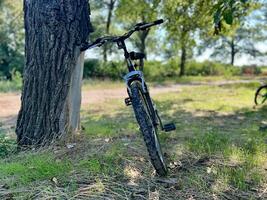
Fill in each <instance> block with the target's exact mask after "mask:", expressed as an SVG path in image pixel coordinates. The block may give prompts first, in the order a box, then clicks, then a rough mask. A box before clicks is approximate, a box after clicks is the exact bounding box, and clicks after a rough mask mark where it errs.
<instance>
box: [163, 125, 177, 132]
mask: <svg viewBox="0 0 267 200" xmlns="http://www.w3.org/2000/svg"><path fill="white" fill-rule="evenodd" d="M163 130H164V131H165V132H171V131H175V130H176V126H175V124H174V123H170V124H165V125H164V126H163Z"/></svg>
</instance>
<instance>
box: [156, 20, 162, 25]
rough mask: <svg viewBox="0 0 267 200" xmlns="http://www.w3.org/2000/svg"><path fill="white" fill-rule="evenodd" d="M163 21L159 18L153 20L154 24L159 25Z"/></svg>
mask: <svg viewBox="0 0 267 200" xmlns="http://www.w3.org/2000/svg"><path fill="white" fill-rule="evenodd" d="M163 22H164V20H163V19H159V20H156V21H154V24H155V25H159V24H162V23H163Z"/></svg>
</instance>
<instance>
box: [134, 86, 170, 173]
mask: <svg viewBox="0 0 267 200" xmlns="http://www.w3.org/2000/svg"><path fill="white" fill-rule="evenodd" d="M130 94H131V100H132V106H133V110H134V113H135V117H136V120H137V122H138V124H139V126H140V130H141V132H142V135H143V137H144V142H145V144H146V147H147V151H148V154H149V156H150V160H151V163H152V165H153V167H154V168H155V170H156V172H157V174H158V175H160V176H165V175H166V174H167V172H168V170H167V166H166V163H165V161H164V158H163V154H162V151H161V145H160V142H159V138H158V133H157V132H158V129H157V127H156V126H154V125H153V123H152V120H151V115H150V113H149V107H148V105H147V102H145V101H147V98H148V97H147V94H146V95H145V94H144V93H143V91H142V85H141V83H140V82H139V81H134V82H133V83H132V84H131V85H130ZM150 112H151V111H150Z"/></svg>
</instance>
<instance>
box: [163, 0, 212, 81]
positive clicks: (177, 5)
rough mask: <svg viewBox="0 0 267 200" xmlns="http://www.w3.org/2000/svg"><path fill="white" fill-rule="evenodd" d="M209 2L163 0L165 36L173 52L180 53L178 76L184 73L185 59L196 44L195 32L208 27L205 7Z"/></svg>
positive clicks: (209, 20) (208, 19) (208, 18)
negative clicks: (165, 21) (166, 20)
mask: <svg viewBox="0 0 267 200" xmlns="http://www.w3.org/2000/svg"><path fill="white" fill-rule="evenodd" d="M209 5H210V3H208V2H206V3H205V2H204V1H195V0H189V1H183V0H164V1H163V13H164V16H165V18H166V19H168V22H167V23H166V29H167V38H168V40H169V41H170V44H171V46H172V49H173V51H174V52H175V53H179V54H180V76H183V75H185V65H186V60H187V58H188V57H189V55H190V54H192V52H193V48H194V47H195V46H196V40H195V39H196V33H197V32H198V31H202V29H204V28H205V27H208V26H209V25H208V24H209V23H210V22H211V18H210V15H208V13H207V8H208V7H209Z"/></svg>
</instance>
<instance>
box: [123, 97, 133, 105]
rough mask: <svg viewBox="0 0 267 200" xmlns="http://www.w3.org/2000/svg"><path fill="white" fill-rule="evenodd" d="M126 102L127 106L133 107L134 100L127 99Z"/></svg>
mask: <svg viewBox="0 0 267 200" xmlns="http://www.w3.org/2000/svg"><path fill="white" fill-rule="evenodd" d="M124 102H125V105H126V106H131V105H132V100H131V99H130V98H129V97H128V98H125V100H124Z"/></svg>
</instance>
